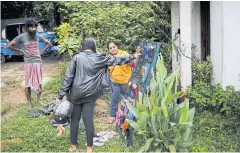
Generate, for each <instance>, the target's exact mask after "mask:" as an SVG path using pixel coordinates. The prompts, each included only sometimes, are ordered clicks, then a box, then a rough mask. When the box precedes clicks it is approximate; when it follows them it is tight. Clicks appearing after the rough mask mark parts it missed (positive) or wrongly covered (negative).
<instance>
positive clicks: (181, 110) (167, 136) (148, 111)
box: [127, 58, 195, 152]
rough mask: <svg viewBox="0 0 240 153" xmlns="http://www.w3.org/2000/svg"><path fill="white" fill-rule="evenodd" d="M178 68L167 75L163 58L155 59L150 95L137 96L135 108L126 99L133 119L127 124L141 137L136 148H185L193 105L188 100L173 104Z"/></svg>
mask: <svg viewBox="0 0 240 153" xmlns="http://www.w3.org/2000/svg"><path fill="white" fill-rule="evenodd" d="M178 75H179V69H178V70H176V71H175V72H173V73H171V74H169V76H167V69H166V67H165V65H164V61H163V59H162V58H161V59H159V60H158V62H157V72H156V79H155V77H154V78H153V79H152V80H151V83H150V89H151V95H150V97H146V96H144V98H143V100H141V99H140V101H139V103H137V106H136V108H134V107H133V106H131V105H130V104H129V103H127V105H128V108H129V110H130V111H131V112H132V113H133V114H134V116H135V117H136V119H137V121H136V122H135V121H132V120H129V124H130V125H131V126H132V127H133V128H134V129H135V130H136V131H138V134H140V135H142V136H143V137H144V138H145V145H143V146H142V147H141V149H140V152H145V151H146V152H147V151H156V152H159V151H170V152H176V151H187V150H188V147H190V146H191V145H192V131H191V128H192V122H193V117H194V113H195V108H192V109H189V101H188V100H185V102H184V103H182V104H177V103H176V99H177V98H179V97H180V94H181V91H179V92H177V91H176V90H175V91H174V92H172V91H173V90H172V87H173V84H174V82H175V81H176V80H177V79H178Z"/></svg>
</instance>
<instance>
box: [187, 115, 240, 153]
mask: <svg viewBox="0 0 240 153" xmlns="http://www.w3.org/2000/svg"><path fill="white" fill-rule="evenodd" d="M233 122H234V121H232V120H230V119H229V118H227V117H226V116H225V115H222V114H218V113H213V112H211V111H203V112H197V113H196V116H195V119H194V129H193V131H194V133H193V137H194V141H195V142H194V145H193V146H192V147H191V151H193V152H239V151H240V130H239V129H237V128H236V127H235V126H234V125H235V123H233ZM237 122H239V123H240V121H239V120H238V121H237ZM238 125H239V124H238ZM238 127H239V126H238Z"/></svg>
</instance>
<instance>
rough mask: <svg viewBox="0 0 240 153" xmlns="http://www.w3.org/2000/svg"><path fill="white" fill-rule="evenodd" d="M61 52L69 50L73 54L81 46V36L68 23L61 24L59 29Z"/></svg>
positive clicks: (58, 40)
mask: <svg viewBox="0 0 240 153" xmlns="http://www.w3.org/2000/svg"><path fill="white" fill-rule="evenodd" d="M56 30H57V35H58V39H57V42H58V43H59V45H58V48H59V51H60V53H64V52H68V54H69V55H73V54H74V52H76V51H78V50H79V48H80V41H81V37H77V36H76V34H75V33H74V30H73V28H72V27H71V26H70V25H69V24H68V23H63V24H61V25H60V26H59V27H58V28H57V29H56Z"/></svg>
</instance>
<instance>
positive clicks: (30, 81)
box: [24, 63, 42, 93]
mask: <svg viewBox="0 0 240 153" xmlns="http://www.w3.org/2000/svg"><path fill="white" fill-rule="evenodd" d="M24 76H25V87H30V88H33V89H34V90H35V91H36V92H37V93H38V92H40V91H41V88H40V85H41V84H42V63H25V64H24Z"/></svg>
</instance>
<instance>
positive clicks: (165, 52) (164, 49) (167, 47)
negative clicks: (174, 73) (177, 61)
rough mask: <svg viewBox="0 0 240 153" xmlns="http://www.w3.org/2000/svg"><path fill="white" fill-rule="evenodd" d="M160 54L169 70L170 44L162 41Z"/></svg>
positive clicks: (170, 64) (170, 60)
mask: <svg viewBox="0 0 240 153" xmlns="http://www.w3.org/2000/svg"><path fill="white" fill-rule="evenodd" d="M161 54H162V56H163V59H164V63H165V66H166V68H167V71H168V72H170V71H171V70H172V44H171V43H170V44H169V43H165V42H162V47H161Z"/></svg>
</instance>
